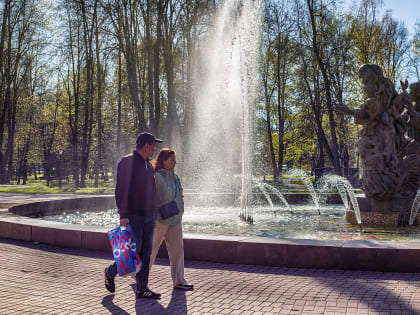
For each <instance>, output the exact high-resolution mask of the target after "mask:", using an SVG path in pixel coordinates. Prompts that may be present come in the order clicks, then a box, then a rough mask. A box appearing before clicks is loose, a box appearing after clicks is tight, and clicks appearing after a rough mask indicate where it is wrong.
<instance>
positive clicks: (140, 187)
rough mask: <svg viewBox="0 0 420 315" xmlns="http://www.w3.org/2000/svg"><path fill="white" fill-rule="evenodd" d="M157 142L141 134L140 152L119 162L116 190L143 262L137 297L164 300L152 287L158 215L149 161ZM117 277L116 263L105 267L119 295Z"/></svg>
mask: <svg viewBox="0 0 420 315" xmlns="http://www.w3.org/2000/svg"><path fill="white" fill-rule="evenodd" d="M156 142H158V143H162V142H163V141H162V140H160V139H156V138H155V136H153V135H152V134H150V133H148V132H142V133H140V134H139V136H138V137H137V140H136V150H135V151H133V153H132V154H129V155H126V156H125V157H123V158H122V159H121V161H120V162H119V163H118V168H117V184H116V187H115V200H116V202H117V207H118V213H119V214H120V225H121V226H126V225H127V223H130V226H131V227H132V229H133V234H134V238H135V240H136V247H137V253H138V254H139V257H140V259H141V260H142V267H141V269H140V271H139V272H138V273H137V274H136V284H137V290H136V296H137V297H139V298H151V299H159V298H160V294H158V293H155V292H153V291H151V290H150V289H149V288H148V282H149V265H150V254H151V252H152V244H153V230H154V227H155V222H156V212H157V195H156V182H155V176H154V170H153V167H152V165H151V164H150V162H149V159H150V158H151V157H152V156H153V154H154V152H155V147H156ZM116 274H117V264H116V263H115V262H114V263H113V264H111V265H110V266H109V267H108V268H105V287H106V288H107V290H108V291H109V292H111V293H112V292H115V283H114V279H115V276H116Z"/></svg>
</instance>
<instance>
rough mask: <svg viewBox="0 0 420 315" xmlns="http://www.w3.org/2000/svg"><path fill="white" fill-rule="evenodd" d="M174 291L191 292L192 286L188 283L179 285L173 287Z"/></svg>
mask: <svg viewBox="0 0 420 315" xmlns="http://www.w3.org/2000/svg"><path fill="white" fill-rule="evenodd" d="M174 289H181V290H193V289H194V286H193V285H192V284H190V283H188V282H184V283H179V284H177V285H174Z"/></svg>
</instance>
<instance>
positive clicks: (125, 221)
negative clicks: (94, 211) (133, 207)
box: [120, 218, 128, 226]
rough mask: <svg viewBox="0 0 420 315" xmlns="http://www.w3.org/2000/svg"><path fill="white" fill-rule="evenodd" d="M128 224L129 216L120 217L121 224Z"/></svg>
mask: <svg viewBox="0 0 420 315" xmlns="http://www.w3.org/2000/svg"><path fill="white" fill-rule="evenodd" d="M127 224H128V218H123V219H120V225H121V226H127Z"/></svg>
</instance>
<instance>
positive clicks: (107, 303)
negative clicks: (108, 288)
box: [101, 294, 129, 315]
mask: <svg viewBox="0 0 420 315" xmlns="http://www.w3.org/2000/svg"><path fill="white" fill-rule="evenodd" d="M113 299H114V294H109V295H107V296H105V297H104V298H103V299H102V303H101V304H102V305H103V306H104V307H105V308H106V309H108V311H109V312H110V313H111V314H127V315H128V314H129V313H128V312H126V311H124V310H123V309H122V308H121V307H119V306H117V305H115V304H114V303H113V302H112V300H113Z"/></svg>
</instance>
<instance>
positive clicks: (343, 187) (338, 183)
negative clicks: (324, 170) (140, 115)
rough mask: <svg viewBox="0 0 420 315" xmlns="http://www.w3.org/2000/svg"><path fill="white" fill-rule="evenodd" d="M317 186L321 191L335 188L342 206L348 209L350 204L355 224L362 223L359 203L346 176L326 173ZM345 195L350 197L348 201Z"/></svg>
mask: <svg viewBox="0 0 420 315" xmlns="http://www.w3.org/2000/svg"><path fill="white" fill-rule="evenodd" d="M317 186H318V189H319V191H321V192H323V191H330V190H331V189H334V188H336V189H337V190H338V193H339V194H340V197H341V200H342V201H343V204H344V207H345V208H346V209H350V207H349V206H350V204H351V209H353V212H354V215H355V217H356V222H357V224H359V225H360V224H362V218H361V216H360V209H359V204H358V203H357V199H356V195H355V193H354V189H353V187H352V185H351V183H350V182H349V180H348V179H347V178H345V177H342V176H338V175H333V174H327V175H324V176H322V177H321V178H320V179H319V182H318V185H317ZM347 196H348V197H349V198H350V203H349V201H348V198H347Z"/></svg>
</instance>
